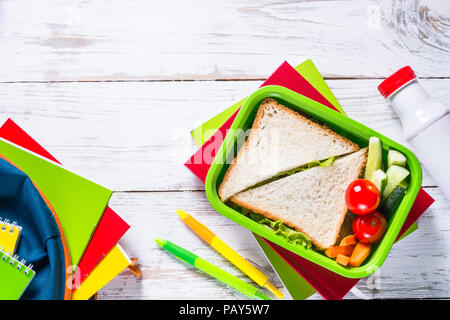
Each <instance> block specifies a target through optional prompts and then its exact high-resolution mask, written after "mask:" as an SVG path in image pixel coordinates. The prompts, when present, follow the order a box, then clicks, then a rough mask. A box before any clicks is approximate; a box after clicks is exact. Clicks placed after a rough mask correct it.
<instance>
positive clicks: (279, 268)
mask: <svg viewBox="0 0 450 320" xmlns="http://www.w3.org/2000/svg"><path fill="white" fill-rule="evenodd" d="M266 85H280V86H284V87H286V88H288V89H290V90H293V91H295V92H297V93H300V94H302V95H304V96H306V97H308V98H310V99H312V100H315V101H317V102H320V103H321V104H323V105H324V107H328V108H331V109H333V110H335V111H337V112H342V113H344V110H343V109H342V107H341V106H340V105H339V102H338V101H337V99H336V98H335V96H334V95H333V93H332V92H331V90H330V88H329V87H328V85H327V84H326V82H325V81H324V79H323V78H322V76H321V75H320V73H319V72H318V70H317V69H316V67H315V66H314V64H313V63H312V61H311V60H306V61H305V62H303V63H302V64H300V65H299V66H297V67H296V68H293V67H291V66H290V65H289V64H288V63H287V62H284V63H283V64H282V65H281V66H280V67H279V68H278V69H277V70H275V72H274V73H273V74H272V75H271V76H270V77H269V78H268V79H267V80H266V81H265V82H264V83H263V84H262V86H266ZM374 90H375V89H374ZM243 101H244V99H243V100H241V101H239V102H238V103H236V104H234V105H233V106H231V107H229V108H228V109H226V110H225V111H223V112H222V113H220V114H218V115H216V116H215V117H213V118H212V119H210V120H208V121H206V122H205V123H203V124H202V125H201V126H199V127H198V128H196V129H194V130H193V131H192V132H191V134H192V136H193V137H194V140H195V141H196V143H197V144H198V145H199V146H201V147H200V149H199V150H198V151H197V152H196V153H195V154H194V155H193V156H192V157H191V158H190V159H189V160H188V161H187V162H186V163H185V165H186V166H187V167H188V168H189V169H190V170H191V171H192V172H193V173H194V174H195V175H196V176H197V177H198V178H200V179H201V180H202V181H203V182H204V181H205V179H206V175H207V173H208V170H209V167H210V162H203V159H205V157H203V153H204V152H207V151H211V150H213V151H214V150H219V147H220V144H221V141H223V139H222V138H221V137H224V136H225V135H226V133H227V130H228V129H229V128H230V126H231V124H232V123H233V121H234V118H235V117H236V115H237V113H238V112H239V108H240V106H241V103H242V102H243ZM211 132H215V133H213V134H211ZM216 137H217V138H216ZM208 156H209V154H208ZM212 156H214V154H212ZM206 158H207V159H209V158H208V157H206ZM199 159H201V161H199ZM433 201H434V200H433V199H432V198H431V197H430V196H429V195H428V194H427V193H426V192H425V191H424V190H423V189H421V190H420V192H419V195H418V196H417V199H416V201H415V203H414V205H413V207H412V209H411V211H410V213H409V216H408V217H407V220H406V221H405V223H404V226H403V228H402V230H401V232H400V237H399V238H401V237H404V236H406V235H408V234H409V233H411V232H413V231H414V230H416V229H417V225H416V224H415V221H416V220H417V219H418V218H419V217H420V215H422V214H423V213H424V212H425V210H426V209H427V208H428V207H429V206H430V205H431V204H432V203H433ZM255 238H256V240H257V242H258V244H259V245H260V247H261V249H262V250H263V252H264V253H265V255H266V256H267V258H268V260H269V261H270V263H271V264H272V266H273V267H274V269H275V271H276V272H277V274H278V276H279V277H280V279H281V280H282V281H283V283H284V285H285V286H286V288H287V290H288V291H289V293H290V294H291V296H292V297H293V298H294V299H306V298H307V297H309V296H311V295H312V294H314V293H315V292H318V293H319V294H321V295H322V296H323V297H324V298H325V299H341V298H343V297H344V296H345V295H346V294H347V292H348V291H349V290H351V289H352V288H353V287H354V286H355V285H356V283H357V282H358V281H359V279H350V278H345V277H342V276H340V275H337V274H335V273H333V272H331V271H329V270H327V269H325V268H322V267H320V266H318V265H316V264H314V263H312V262H310V261H308V260H306V259H304V258H302V257H300V256H298V255H295V254H293V253H292V252H290V251H288V250H286V249H284V248H282V247H279V246H277V245H276V244H274V243H272V242H270V241H268V240H266V239H263V238H261V237H259V236H257V235H255Z"/></svg>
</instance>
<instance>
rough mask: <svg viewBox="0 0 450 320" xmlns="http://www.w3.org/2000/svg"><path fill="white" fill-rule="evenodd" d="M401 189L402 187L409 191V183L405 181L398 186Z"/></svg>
mask: <svg viewBox="0 0 450 320" xmlns="http://www.w3.org/2000/svg"><path fill="white" fill-rule="evenodd" d="M398 186H399V187H402V188H403V189H408V186H409V183H408V182H407V181H406V180H403V181H402V182H400V183H399V184H398Z"/></svg>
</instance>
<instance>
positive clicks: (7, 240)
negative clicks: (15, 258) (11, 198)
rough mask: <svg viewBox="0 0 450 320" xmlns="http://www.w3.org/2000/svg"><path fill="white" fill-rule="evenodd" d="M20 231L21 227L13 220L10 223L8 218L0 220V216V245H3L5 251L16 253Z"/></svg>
mask: <svg viewBox="0 0 450 320" xmlns="http://www.w3.org/2000/svg"><path fill="white" fill-rule="evenodd" d="M21 232H22V227H20V226H18V225H17V223H16V222H15V221H13V222H12V223H10V221H9V219H5V220H2V218H1V217H0V247H3V250H4V251H5V252H11V254H15V253H16V249H17V245H18V243H19V239H20V234H21Z"/></svg>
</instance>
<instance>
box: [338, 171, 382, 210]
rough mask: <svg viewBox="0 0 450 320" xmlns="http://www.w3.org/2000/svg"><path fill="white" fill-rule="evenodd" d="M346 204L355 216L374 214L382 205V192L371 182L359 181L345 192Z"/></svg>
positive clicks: (350, 185)
mask: <svg viewBox="0 0 450 320" xmlns="http://www.w3.org/2000/svg"><path fill="white" fill-rule="evenodd" d="M345 203H346V204H347V208H348V209H349V210H350V211H351V212H353V213H354V214H358V215H363V214H368V213H371V212H374V211H375V210H376V209H377V207H378V205H379V204H380V191H378V189H377V187H376V186H375V185H374V184H373V183H372V182H371V181H369V180H365V179H357V180H355V181H353V182H352V183H350V184H349V185H348V187H347V190H346V191H345Z"/></svg>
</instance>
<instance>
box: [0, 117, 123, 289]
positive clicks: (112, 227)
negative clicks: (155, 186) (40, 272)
mask: <svg viewBox="0 0 450 320" xmlns="http://www.w3.org/2000/svg"><path fill="white" fill-rule="evenodd" d="M0 137H1V138H3V139H5V140H8V141H10V142H12V143H15V144H17V145H19V146H21V147H23V148H25V149H27V150H30V151H33V152H35V153H37V154H39V155H41V156H42V157H44V158H47V159H49V160H52V161H54V162H56V163H59V164H61V163H60V162H58V160H56V159H55V158H54V157H53V156H52V155H51V154H50V153H49V152H47V150H45V149H44V148H43V147H42V146H41V145H40V144H39V143H37V142H36V141H35V140H34V139H33V138H32V137H30V136H29V135H28V134H27V133H26V132H25V131H24V130H22V128H20V127H19V126H18V125H17V124H16V123H15V122H14V121H12V120H11V119H8V120H6V122H5V123H4V124H3V125H2V126H1V127H0ZM129 228H130V225H129V224H128V223H127V222H126V221H124V220H123V219H122V218H121V217H120V216H119V215H118V214H117V213H115V212H114V211H113V210H112V209H111V208H110V207H106V209H105V212H104V213H103V216H102V218H101V219H100V222H99V224H98V226H97V228H96V229H95V232H94V234H93V236H92V238H91V241H90V242H89V245H88V246H87V248H86V251H85V252H84V254H83V257H82V258H81V261H80V263H79V265H78V268H79V270H80V271H81V273H80V274H81V280H80V283H81V282H82V281H83V280H84V279H86V277H87V276H88V275H89V274H90V273H91V271H92V270H93V269H94V267H95V266H96V265H97V264H98V263H99V262H100V261H101V259H102V258H103V257H104V256H105V255H106V254H107V253H108V252H109V251H110V250H111V249H112V248H113V247H114V246H115V245H116V243H117V242H118V241H119V239H120V238H121V237H122V236H123V235H124V234H125V232H127V230H128V229H129Z"/></svg>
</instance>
